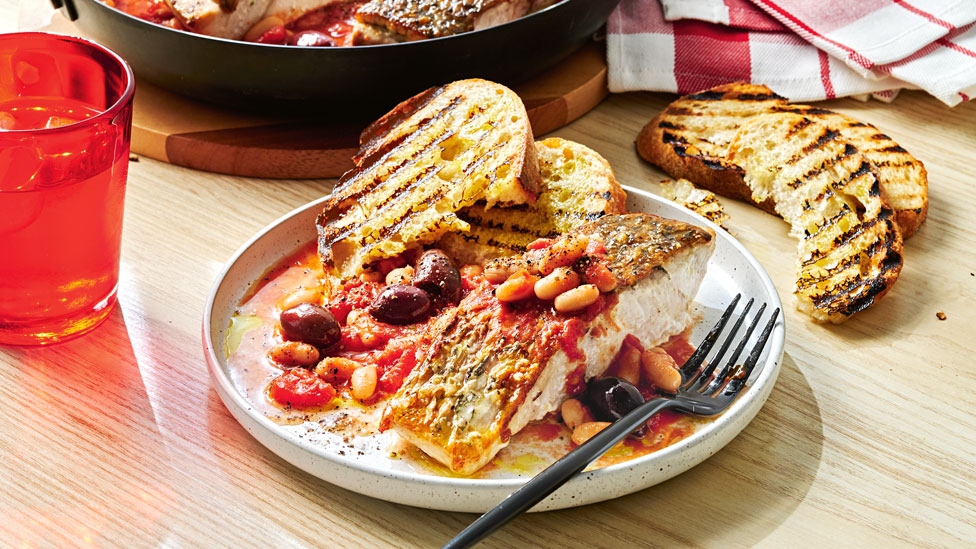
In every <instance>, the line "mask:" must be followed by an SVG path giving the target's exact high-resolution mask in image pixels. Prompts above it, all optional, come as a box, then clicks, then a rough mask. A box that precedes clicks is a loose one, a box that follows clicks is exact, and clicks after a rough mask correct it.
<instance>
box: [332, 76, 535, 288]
mask: <svg viewBox="0 0 976 549" xmlns="http://www.w3.org/2000/svg"><path fill="white" fill-rule="evenodd" d="M360 141H361V147H360V150H359V153H358V154H357V155H356V156H355V157H354V159H353V160H354V162H355V164H356V167H355V168H353V169H352V170H350V171H349V172H346V174H345V175H343V176H342V178H341V179H340V180H339V182H338V183H337V184H336V187H335V190H334V191H333V192H332V195H331V197H330V198H329V200H328V201H327V202H326V205H325V209H324V211H323V212H322V214H321V215H320V216H319V218H318V221H317V224H318V230H319V240H318V245H319V255H320V256H321V257H322V260H323V263H324V265H325V266H327V268H330V269H331V270H332V271H333V272H334V274H336V275H338V276H340V277H342V278H349V277H351V276H354V275H356V274H357V273H359V272H361V271H362V269H363V267H364V266H365V265H367V264H369V263H371V262H373V261H376V260H378V259H382V258H384V257H390V256H394V255H398V254H400V253H402V252H403V251H405V250H406V249H408V248H413V247H416V246H419V245H421V244H427V243H431V242H434V241H436V240H437V239H438V238H440V237H441V236H442V235H443V234H444V233H445V232H447V231H458V232H465V231H467V230H468V228H469V226H468V223H467V222H466V221H464V220H462V219H461V218H460V217H458V215H457V211H458V210H460V209H462V208H465V207H468V206H471V205H473V204H474V203H476V202H477V201H479V200H482V201H484V202H485V205H486V207H488V208H491V207H493V206H494V205H496V204H524V203H528V202H533V201H534V200H535V196H536V193H537V191H538V188H539V165H538V162H537V161H536V152H535V144H534V140H533V138H532V128H531V126H530V125H529V120H528V115H527V114H526V112H525V106H524V105H523V104H522V100H521V99H520V98H519V97H518V95H516V94H515V92H513V91H512V90H510V89H508V88H506V87H504V86H502V85H500V84H495V83H492V82H487V81H485V80H477V79H475V80H461V81H458V82H454V83H451V84H448V85H446V86H441V87H438V88H432V89H430V90H427V91H425V92H423V93H421V94H419V95H417V96H414V97H412V98H410V99H408V100H406V101H404V102H403V103H401V104H400V105H398V106H397V107H396V108H394V109H393V110H392V111H391V112H390V113H388V114H386V115H385V116H383V117H382V118H380V119H379V120H377V121H376V122H374V123H373V124H372V125H370V126H369V127H368V128H366V130H364V131H363V134H362V135H361V136H360Z"/></svg>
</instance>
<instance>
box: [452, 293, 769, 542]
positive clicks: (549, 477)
mask: <svg viewBox="0 0 976 549" xmlns="http://www.w3.org/2000/svg"><path fill="white" fill-rule="evenodd" d="M741 297H742V294H739V295H736V296H735V298H734V299H733V300H732V303H731V304H730V305H729V306H728V308H726V309H725V312H724V313H722V317H721V318H720V319H719V321H718V323H716V325H715V327H714V328H712V330H711V331H710V332H708V335H706V336H705V339H704V340H702V342H701V344H699V345H698V348H697V349H696V350H695V352H694V354H692V355H691V357H689V358H688V360H687V362H685V363H684V365H683V366H682V367H681V381H682V383H681V388H679V389H678V392H677V394H674V395H668V396H661V397H657V398H652V399H651V400H648V401H647V402H645V403H644V404H641V405H640V406H638V407H637V408H634V409H633V410H631V411H630V413H628V414H627V415H625V416H624V417H622V418H620V419H618V420H617V421H615V422H613V424H611V425H610V426H609V427H607V428H606V429H604V430H602V431H600V432H599V433H597V434H596V435H594V436H593V437H592V438H591V439H590V440H588V441H586V442H584V443H583V444H581V445H579V446H578V447H576V448H575V449H574V450H573V451H571V452H569V453H568V454H566V455H565V456H563V457H562V458H560V459H559V460H558V461H556V462H555V463H553V464H552V465H550V466H549V467H547V468H546V470H544V471H542V472H541V473H539V474H538V475H536V476H535V477H533V478H532V479H531V480H529V481H528V482H526V483H525V484H524V485H523V486H522V487H521V488H519V489H518V490H516V491H515V492H512V494H511V495H509V496H508V497H507V498H505V499H504V500H503V501H502V502H501V503H499V504H498V505H496V506H495V507H494V508H493V509H491V510H490V511H488V512H487V513H485V514H483V515H481V517H479V518H478V519H477V520H475V521H474V522H472V523H471V524H470V525H469V526H468V527H467V528H465V529H464V530H462V531H461V533H459V534H458V535H457V536H455V537H454V539H452V540H451V541H449V542H447V544H446V545H444V547H445V549H446V548H451V549H454V548H459V547H470V546H471V545H474V544H475V543H477V542H478V541H480V540H482V539H484V538H485V537H486V536H488V534H490V533H492V532H494V531H495V530H497V529H498V528H501V527H502V526H504V525H505V524H507V523H508V522H509V521H510V520H512V519H513V518H515V517H516V516H518V515H520V514H521V513H523V512H525V511H527V510H529V509H530V508H531V507H532V506H533V505H535V504H536V503H539V502H540V501H542V500H543V499H545V498H546V497H547V496H548V495H549V494H551V493H553V492H554V491H556V489H557V488H559V487H560V486H562V485H563V484H565V483H566V481H568V480H569V479H571V478H573V477H574V476H576V474H577V473H579V472H580V471H582V470H583V469H585V468H586V466H587V465H589V464H590V463H592V462H593V461H594V460H596V459H597V458H599V457H600V456H602V455H603V454H604V453H606V451H607V450H609V449H610V448H612V447H613V446H614V445H615V444H617V443H618V442H620V441H621V440H623V438H624V437H626V436H627V434H628V433H630V432H632V431H633V430H635V429H637V428H638V427H640V426H641V425H643V424H644V423H645V422H646V421H647V420H649V419H651V418H652V417H653V416H654V414H657V413H658V412H660V411H662V410H666V409H673V410H677V411H680V412H684V413H689V414H697V415H702V416H712V415H716V414H718V413H720V412H722V411H724V410H725V409H726V408H728V407H729V405H731V404H732V402H733V401H734V400H735V398H736V397H737V396H738V395H739V393H740V392H741V391H742V388H743V387H745V384H746V380H748V379H749V376H750V375H752V371H753V369H754V368H755V367H756V364H757V363H758V362H759V355H761V354H762V351H763V349H764V348H765V347H766V343H767V341H768V340H769V335H770V334H771V333H772V331H773V326H774V325H775V324H776V319H777V318H778V317H779V308H777V309H776V310H775V311H773V314H772V317H770V319H769V321H767V322H766V326H765V327H764V328H763V330H762V332H761V333H760V334H759V336H758V338H757V339H756V343H755V345H753V347H752V351H751V352H750V353H749V356H748V357H747V358H746V361H745V362H743V363H742V365H740V366H736V363H737V361H738V360H739V356H740V355H741V354H742V351H743V350H744V349H745V346H746V344H747V343H748V341H749V339H750V338H751V337H752V334H753V332H754V331H755V329H756V326H757V325H758V324H759V320H760V318H761V317H762V315H763V312H765V310H766V304H763V305H762V307H760V308H759V311H758V312H757V313H756V315H755V316H754V317H753V319H752V322H751V323H750V324H749V327H748V328H747V329H746V333H745V334H744V335H743V337H742V338H741V339H740V340H739V343H738V345H736V347H735V350H734V351H733V353H732V356H730V357H729V359H728V361H727V362H726V363H725V364H724V365H723V366H722V369H721V370H719V371H718V373H717V374H716V373H715V370H716V369H717V368H718V365H719V364H720V363H721V361H722V359H723V358H724V357H725V353H726V352H728V350H729V347H731V345H732V340H733V339H734V338H735V335H736V333H738V331H739V328H740V327H741V326H742V322H743V320H744V319H745V317H746V315H747V314H748V313H749V310H750V309H751V308H752V305H753V303H754V300H752V299H750V300H749V301H748V302H747V303H746V306H745V308H744V309H743V310H742V313H741V314H740V315H739V318H738V319H737V320H736V321H735V323H734V324H733V326H732V329H731V330H730V331H729V334H728V336H727V337H726V338H725V341H723V343H722V345H721V346H720V347H719V348H718V350H717V351H716V353H715V355H714V356H712V357H711V359H710V360H709V361H708V363H706V362H705V359H706V357H707V356H708V354H709V353H710V352H711V350H712V348H713V347H714V346H715V342H716V341H717V340H718V338H719V336H720V335H721V333H722V330H724V329H725V326H726V324H728V322H729V319H730V318H731V317H732V313H733V312H734V311H735V307H736V305H738V303H739V300H740V299H741Z"/></svg>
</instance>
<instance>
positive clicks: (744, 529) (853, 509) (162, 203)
mask: <svg viewBox="0 0 976 549" xmlns="http://www.w3.org/2000/svg"><path fill="white" fill-rule="evenodd" d="M13 10H14V6H13V1H12V0H0V21H4V17H3V16H4V15H6V14H9V13H13ZM8 30H9V29H8ZM672 99H673V96H668V95H665V94H650V93H635V94H625V95H614V96H611V97H610V98H608V99H607V100H606V101H604V102H603V103H602V104H601V105H600V106H599V107H597V108H596V109H595V110H593V111H592V112H590V113H588V114H586V115H585V116H583V117H582V118H580V119H579V120H577V121H575V122H573V123H572V124H570V125H569V126H568V127H566V128H564V129H562V130H560V131H559V132H558V135H559V136H560V137H565V138H568V139H573V140H576V141H580V142H581V143H584V144H586V145H588V146H590V147H592V148H594V149H596V150H597V151H599V152H600V153H602V154H603V155H604V156H606V157H607V158H608V159H609V160H610V162H611V164H612V165H613V167H614V170H615V171H616V174H617V176H618V178H619V179H620V181H621V182H622V183H626V184H630V185H635V186H639V187H643V188H647V189H649V190H654V189H655V188H656V182H657V181H658V180H660V179H661V178H663V174H662V173H661V172H659V171H658V170H656V169H655V168H653V167H652V166H650V165H648V164H646V163H645V162H643V161H642V160H641V159H640V158H639V157H638V156H637V154H636V152H635V151H634V149H633V140H634V137H635V136H636V135H637V132H638V131H639V129H640V128H641V127H642V126H643V124H644V123H646V122H647V120H649V119H650V118H651V117H652V116H653V115H654V114H656V113H657V112H658V111H659V110H660V109H661V108H663V107H664V105H666V104H667V103H668V102H669V101H670V100H672ZM827 106H828V107H829V108H831V109H836V110H838V111H841V112H844V113H845V114H849V115H852V116H855V117H857V118H860V119H863V120H864V121H866V122H870V123H872V124H875V125H876V126H878V127H879V128H881V129H882V130H883V131H885V133H888V134H889V135H891V136H892V137H893V138H895V139H896V140H897V141H898V142H899V143H901V144H902V145H903V146H904V147H905V148H906V149H908V150H909V151H911V152H912V153H914V154H915V155H916V156H918V157H919V158H921V159H922V160H923V161H924V162H925V164H926V167H927V169H928V170H929V174H930V203H931V205H930V210H929V219H928V221H926V222H925V224H924V225H923V226H922V228H921V229H920V231H919V232H918V234H917V235H916V236H914V237H913V238H912V239H911V240H910V241H909V242H907V243H906V246H905V257H906V260H905V268H904V270H903V272H902V275H901V278H900V279H899V281H898V282H897V283H896V284H895V287H894V289H893V290H892V292H891V293H890V294H889V295H888V296H887V297H886V298H885V299H884V300H883V301H881V302H880V303H879V304H878V305H877V306H875V307H873V308H871V309H870V310H868V311H866V312H865V313H862V314H859V315H857V316H856V317H855V318H853V319H852V320H850V321H849V322H847V323H845V324H843V325H840V326H821V325H815V324H812V323H811V322H809V320H807V318H806V317H804V316H803V315H802V314H800V313H798V312H796V311H794V310H793V309H792V308H788V309H787V311H786V324H787V342H786V355H785V358H784V363H783V368H782V373H781V376H780V380H779V382H778V383H777V386H776V387H775V389H774V390H773V393H772V395H771V396H770V398H769V401H768V403H767V404H766V406H765V407H764V408H763V410H762V411H761V412H760V413H759V415H758V416H757V417H756V419H755V420H754V421H753V422H752V424H750V425H749V426H748V427H747V428H746V429H745V430H744V431H743V432H742V434H741V435H740V436H739V437H737V438H736V439H735V440H734V441H733V442H732V443H730V444H729V445H728V446H727V447H726V448H725V449H723V450H721V451H720V452H718V453H717V454H716V455H715V456H713V457H712V458H710V459H709V460H707V461H706V462H705V463H703V464H702V465H700V466H698V467H696V468H694V469H692V470H691V471H689V472H687V473H685V474H683V475H680V476H679V477H677V478H675V479H672V480H670V481H668V482H665V483H663V484H661V485H658V486H655V487H652V488H650V489H647V490H644V491H641V492H639V493H636V494H633V495H630V496H626V497H623V498H620V499H618V500H614V501H610V502H606V503H601V504H595V505H590V506H586V507H583V508H578V509H570V510H564V511H555V512H549V513H544V514H533V515H527V516H524V517H520V518H519V519H517V520H516V521H515V522H514V523H512V524H511V525H510V526H508V527H507V528H506V529H504V530H503V531H501V532H499V533H498V534H497V535H496V536H494V537H492V538H490V539H489V540H487V541H486V542H485V543H484V544H483V546H484V547H513V546H527V547H535V546H543V547H557V546H561V547H623V546H633V547H669V546H696V547H723V548H724V547H751V546H764V547H784V546H788V547H796V546H800V547H824V546H862V547H898V546H902V547H946V546H948V547H962V546H971V545H972V542H973V540H976V475H974V473H973V471H974V470H976V369H974V368H973V367H972V360H973V356H974V354H976V329H974V326H976V312H974V311H976V276H974V274H973V273H976V224H974V219H976V186H974V185H972V162H973V158H976V132H974V130H973V128H974V127H976V104H972V103H970V104H964V105H961V106H959V107H956V108H954V109H949V108H946V107H944V106H943V105H941V104H940V103H939V102H937V101H936V100H934V99H931V98H929V97H927V96H926V95H924V94H922V93H919V92H903V94H902V95H901V96H899V98H898V99H897V100H896V101H895V103H894V104H892V105H883V104H881V103H877V102H868V103H858V102H856V101H853V100H836V101H831V102H829V103H827ZM332 183H333V181H331V180H294V181H286V180H279V181H269V180H263V179H247V178H240V177H231V176H224V175H218V174H213V173H205V172H199V171H193V170H189V169H185V168H181V167H177V166H173V165H170V164H165V163H161V162H157V161H154V160H150V159H146V158H143V159H142V160H141V161H140V162H138V163H132V164H131V165H130V173H129V187H128V196H127V200H126V214H125V217H126V219H125V233H124V239H123V256H122V279H121V288H120V293H119V296H120V297H119V302H120V306H119V308H118V309H117V310H116V311H115V312H114V313H113V314H112V315H111V317H110V318H109V320H108V322H107V323H106V324H104V325H103V326H101V327H100V328H99V329H97V330H96V331H94V332H93V333H91V334H89V335H87V336H85V337H83V338H82V339H79V340H76V341H72V342H69V343H66V344H62V345H59V346H56V347H51V348H47V349H14V348H2V349H0V402H3V404H2V405H0V546H2V547H21V546H57V547H77V546H85V545H89V544H90V545H93V546H101V547H123V546H124V547H156V546H168V547H328V546H333V547H334V546H350V547H430V546H436V545H439V544H440V543H443V542H444V541H445V540H447V539H448V538H449V537H450V536H451V535H452V534H454V533H455V532H457V531H458V530H460V529H461V528H462V527H463V526H465V525H466V524H467V523H468V522H469V521H471V520H472V519H473V518H474V517H473V516H472V515H466V514H459V513H447V512H437V511H427V510H423V509H416V508H410V507H403V506H399V505H394V504H390V503H386V502H383V501H379V500H374V499H371V498H368V497H365V496H360V495H358V494H355V493H352V492H349V491H346V490H342V489H339V488H336V487H334V486H331V485H329V484H327V483H325V482H322V481H319V480H317V479H315V478H313V477H311V476H309V475H307V474H305V473H302V472H301V471H299V470H297V469H295V468H294V467H292V466H290V465H288V464H287V463H285V462H284V461H282V460H281V459H279V458H277V457H276V456H274V455H273V454H272V453H271V452H270V451H268V450H266V449H264V448H263V447H262V446H260V445H259V444H258V443H257V442H255V440H254V439H253V438H251V437H250V435H248V434H247V432H245V431H244V429H243V428H241V427H240V426H239V425H238V424H237V423H236V422H235V421H234V420H233V418H232V417H231V416H230V414H229V413H228V412H227V410H226V409H225V408H224V407H223V405H222V404H221V403H220V401H219V399H218V398H217V395H216V394H215V392H214V390H213V389H212V387H211V385H210V381H209V379H208V376H207V371H206V366H205V363H204V359H203V353H202V350H201V342H200V326H201V318H202V314H203V308H204V303H205V300H206V296H207V295H208V293H209V290H210V287H211V285H212V283H213V281H214V277H215V276H216V275H217V273H218V271H219V269H220V268H221V266H222V264H223V263H224V262H225V261H226V260H227V259H228V258H229V257H230V256H231V255H232V254H233V253H234V251H235V250H236V249H237V248H238V247H239V246H240V245H241V243H243V242H244V241H246V240H247V239H248V238H249V237H250V236H251V235H252V234H253V233H254V232H256V231H258V230H259V229H260V228H262V227H263V226H265V225H266V224H267V223H270V222H271V221H273V220H274V219H276V218H277V217H279V216H281V215H282V214H284V213H286V212H287V211H289V210H291V209H292V208H295V207H297V206H300V205H302V204H304V203H306V202H307V201H309V200H312V199H315V198H318V197H320V196H322V195H323V194H325V193H327V192H329V190H330V188H331V185H332ZM723 203H724V205H725V208H726V211H727V212H728V213H729V214H730V216H731V219H730V221H729V223H728V225H729V228H730V229H731V230H732V232H734V233H735V234H736V235H737V236H738V237H739V238H740V239H741V240H742V242H743V243H744V244H745V245H746V247H748V248H749V250H750V251H751V252H752V253H753V254H755V255H756V257H757V258H758V259H759V261H760V262H761V263H762V264H763V265H764V266H765V267H766V269H767V270H768V272H769V274H770V276H771V277H772V279H773V281H774V283H775V285H776V287H777V288H778V289H779V292H780V295H782V296H783V297H786V298H788V297H789V295H790V292H791V288H792V286H793V276H794V274H793V273H794V267H793V263H792V261H793V259H792V258H793V250H794V249H795V243H794V242H793V241H792V240H791V239H790V237H789V236H788V234H787V230H788V227H787V225H786V224H785V223H784V222H782V221H781V220H779V219H778V218H776V217H773V216H771V215H767V214H765V213H763V212H761V211H758V210H756V209H754V208H752V207H750V206H748V205H745V204H743V203H739V202H734V201H730V200H725V199H723ZM939 311H943V312H945V314H946V320H944V321H940V320H938V319H937V318H936V313H937V312H939Z"/></svg>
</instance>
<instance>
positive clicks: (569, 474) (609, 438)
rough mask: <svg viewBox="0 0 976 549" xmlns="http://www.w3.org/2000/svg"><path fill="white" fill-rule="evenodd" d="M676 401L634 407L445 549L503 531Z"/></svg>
mask: <svg viewBox="0 0 976 549" xmlns="http://www.w3.org/2000/svg"><path fill="white" fill-rule="evenodd" d="M674 403H675V400H674V399H671V398H665V397H657V398H652V399H651V400H648V401H647V402H645V403H644V404H641V405H640V406H638V407H637V408H634V409H633V410H631V411H630V413H628V414H627V415H625V416H624V417H622V418H620V419H618V420H617V421H615V422H613V424H611V425H610V426H609V427H607V428H606V429H604V430H602V431H600V432H599V433H597V434H596V435H595V436H593V438H591V439H590V440H588V441H586V442H584V443H583V444H581V445H579V446H578V447H576V448H575V449H573V451H571V452H569V453H568V454H566V455H565V456H563V457H562V458H560V459H559V460H558V461H556V462H555V463H553V464H552V465H550V466H549V467H547V468H546V469H545V470H544V471H542V472H541V473H539V474H538V475H536V476H535V477H533V478H532V479H531V480H529V481H528V482H526V483H525V484H524V485H523V486H522V487H521V488H519V489H518V490H516V491H514V492H512V493H511V494H510V495H509V496H508V497H507V498H505V499H504V500H502V502H501V503H499V504H498V505H496V506H495V507H494V508H493V509H491V510H490V511H488V512H487V513H485V514H483V515H481V516H480V517H479V518H478V519H477V520H476V521H474V522H472V523H471V524H470V525H469V526H468V527H467V528H465V529H464V530H462V531H461V532H460V533H459V534H458V535H457V536H455V537H454V539H452V540H451V541H449V542H447V544H445V545H444V549H457V548H460V547H470V546H472V545H474V544H475V543H478V542H479V541H481V540H482V539H484V538H485V537H486V536H488V534H490V533H492V532H494V531H495V530H497V529H498V528H501V527H502V526H504V525H505V524H507V523H508V522H509V521H511V520H512V519H513V518H515V517H517V516H518V515H520V514H522V513H524V512H525V511H527V510H529V509H530V508H531V507H532V506H533V505H535V504H536V503H539V502H540V501H542V500H543V499H545V498H546V497H547V496H548V495H549V494H551V493H553V492H555V491H556V489H557V488H559V487H560V486H562V485H563V484H565V483H566V481H568V480H569V479H571V478H573V477H574V476H576V474H577V473H579V472H580V471H582V470H583V469H585V468H586V466H587V465H589V464H590V463H592V462H593V461H594V460H596V459H597V458H599V457H600V456H602V455H603V454H604V453H606V451H607V450H609V449H610V448H613V446H614V445H615V444H617V443H618V442H620V441H621V440H623V438H624V437H626V436H627V435H628V434H629V433H630V432H631V431H633V430H634V429H637V428H638V427H640V425H641V424H643V423H644V422H645V421H647V420H649V419H651V418H652V417H653V416H654V414H656V413H658V412H660V411H661V410H664V409H666V408H670V407H672V406H674Z"/></svg>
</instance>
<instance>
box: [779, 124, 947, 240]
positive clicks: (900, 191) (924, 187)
mask: <svg viewBox="0 0 976 549" xmlns="http://www.w3.org/2000/svg"><path fill="white" fill-rule="evenodd" d="M774 110H775V111H776V112H791V113H795V114H800V115H803V116H806V117H807V118H810V119H811V120H816V121H817V122H819V123H821V124H824V125H825V126H827V127H828V128H830V129H832V130H835V131H837V132H840V134H841V136H843V137H844V138H845V139H847V140H848V141H850V142H851V143H853V144H854V145H855V146H856V147H857V148H858V150H859V151H860V152H861V154H863V155H864V157H865V158H867V159H868V160H869V161H870V162H871V163H872V164H874V166H875V168H876V172H877V175H878V180H879V181H880V182H881V196H882V198H884V200H885V201H886V202H887V203H888V204H889V205H891V207H892V208H893V209H894V211H895V223H897V224H898V229H899V230H900V231H901V235H902V238H903V239H905V240H907V239H908V238H909V237H910V236H912V235H913V234H914V233H915V231H916V230H918V228H919V226H921V225H922V222H923V221H925V217H926V215H928V209H929V201H928V194H929V193H928V172H926V170H925V165H924V164H923V163H922V161H921V160H919V159H917V158H915V157H914V156H912V155H911V154H909V153H908V151H906V150H905V149H903V148H902V147H901V146H900V145H899V144H898V143H896V142H895V141H894V140H893V139H891V138H890V137H888V136H887V135H885V134H884V133H882V132H881V130H879V129H878V128H876V127H874V126H872V125H871V124H867V123H865V122H859V121H857V120H854V119H853V118H851V117H849V116H847V115H844V114H841V113H837V112H833V111H829V110H827V109H821V108H819V107H813V106H810V105H782V106H779V107H776V108H775V109H774Z"/></svg>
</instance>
